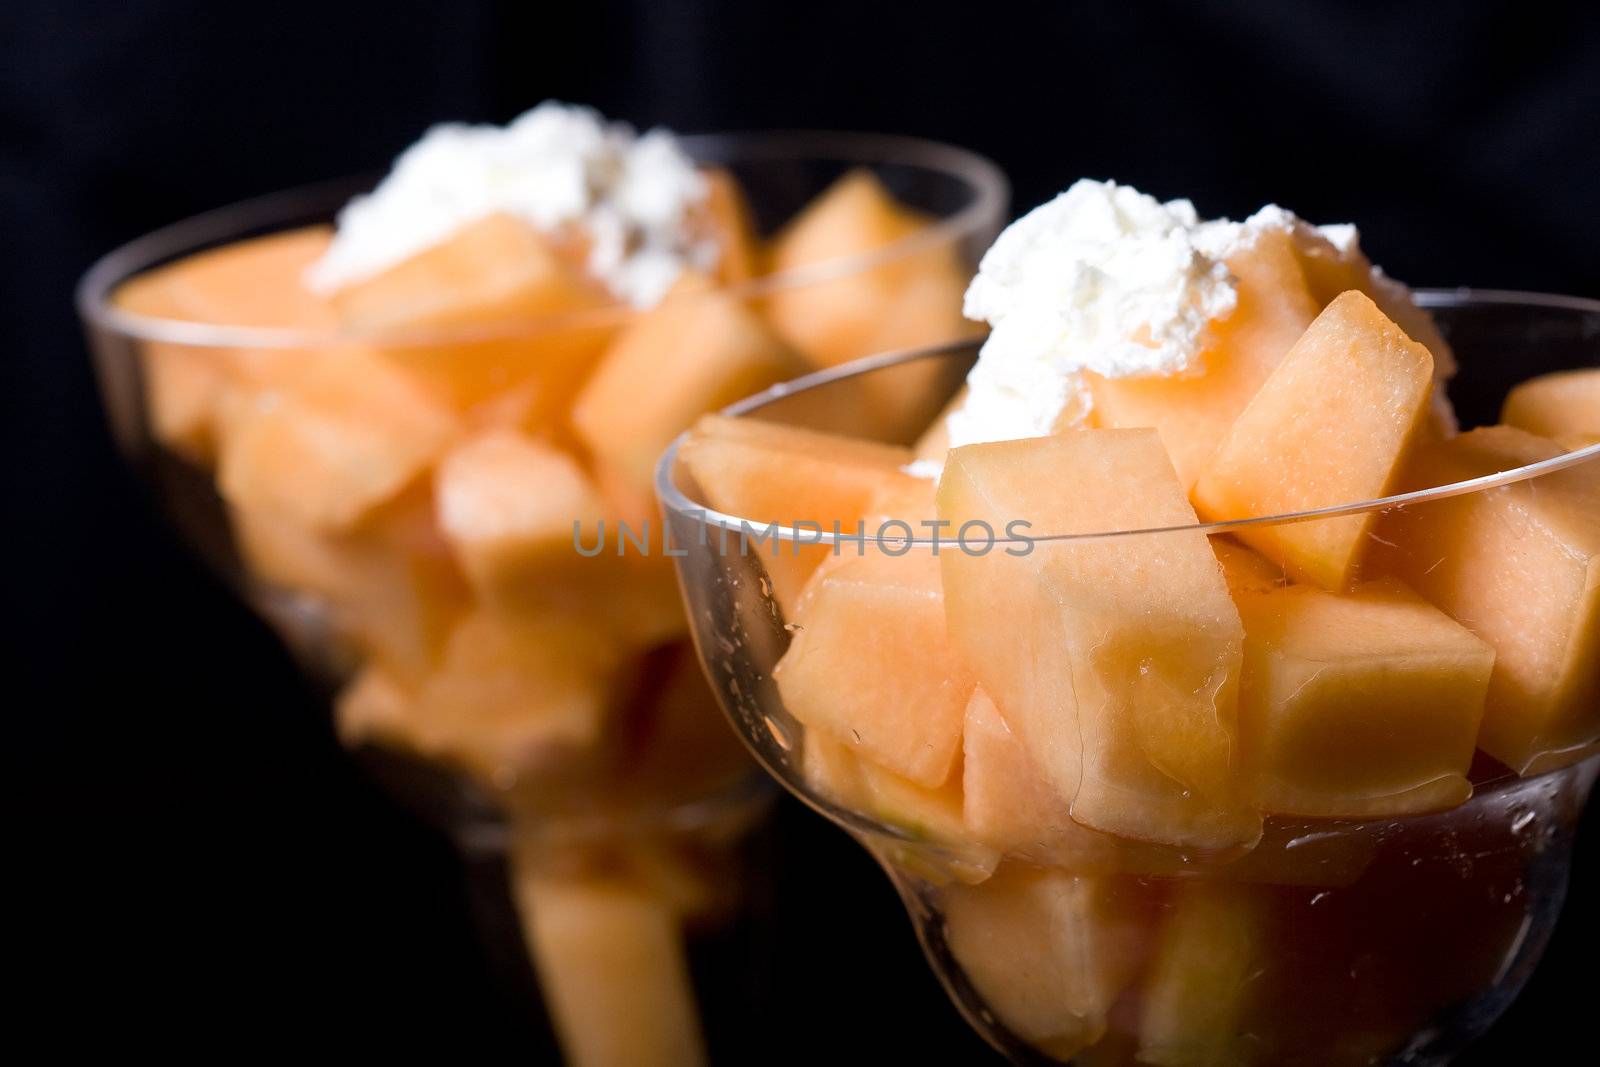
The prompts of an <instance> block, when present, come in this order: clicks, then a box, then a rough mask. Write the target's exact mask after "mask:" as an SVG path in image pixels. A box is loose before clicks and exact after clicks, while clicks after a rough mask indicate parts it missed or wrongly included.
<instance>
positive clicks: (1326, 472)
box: [1194, 291, 1433, 592]
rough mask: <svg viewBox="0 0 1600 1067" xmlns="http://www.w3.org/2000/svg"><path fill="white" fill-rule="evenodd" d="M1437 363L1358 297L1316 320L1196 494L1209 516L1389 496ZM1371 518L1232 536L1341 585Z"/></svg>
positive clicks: (1330, 585) (1301, 575)
mask: <svg viewBox="0 0 1600 1067" xmlns="http://www.w3.org/2000/svg"><path fill="white" fill-rule="evenodd" d="M1432 388H1433V357H1432V356H1430V355H1429V354H1428V350H1427V349H1426V348H1424V347H1423V346H1422V345H1420V344H1418V343H1416V342H1415V341H1413V340H1411V339H1410V338H1409V337H1407V336H1406V335H1405V334H1404V333H1402V332H1401V330H1400V328H1399V327H1397V326H1396V325H1395V324H1394V323H1392V322H1390V321H1389V320H1388V319H1387V318H1385V317H1384V315H1383V312H1381V311H1379V310H1378V308H1377V306H1376V305H1374V304H1373V303H1372V301H1371V300H1369V299H1367V298H1366V297H1365V296H1363V295H1361V294H1360V293H1358V292H1353V291H1352V292H1348V293H1345V294H1344V295H1343V296H1340V297H1339V298H1338V299H1336V300H1335V301H1334V302H1333V303H1331V304H1329V305H1328V307H1327V308H1326V309H1325V310H1324V311H1323V312H1322V314H1321V315H1318V316H1317V321H1316V322H1314V323H1312V324H1311V326H1310V328H1308V329H1307V330H1306V332H1305V334H1304V335H1303V336H1302V337H1301V338H1300V340H1298V341H1296V342H1295V345H1294V347H1293V348H1291V349H1290V350H1289V353H1288V355H1286V356H1285V357H1284V358H1283V362H1282V363H1280V364H1279V365H1278V368H1277V370H1275V371H1274V372H1273V373H1272V376H1271V377H1270V378H1269V379H1268V380H1267V381H1266V383H1265V384H1264V385H1262V387H1261V389H1260V391H1259V392H1257V393H1256V395H1255V398H1254V399H1253V400H1251V401H1250V404H1249V406H1248V407H1247V408H1245V410H1244V412H1243V414H1241V415H1240V416H1239V418H1238V420H1237V421H1236V422H1235V423H1234V424H1233V428H1232V429H1231V430H1229V431H1228V434H1227V436H1225V437H1224V438H1223V440H1222V443H1221V444H1219V445H1218V446H1217V450H1216V452H1215V454H1213V455H1212V457H1211V459H1210V461H1209V462H1208V463H1207V465H1206V467H1205V470H1204V471H1203V473H1202V474H1201V475H1200V478H1199V480H1198V481H1197V482H1196V483H1195V486H1194V501H1195V507H1196V508H1197V509H1198V510H1199V512H1200V514H1201V515H1203V516H1205V517H1206V518H1207V519H1213V520H1221V519H1241V518H1251V517H1255V516H1265V515H1277V514H1283V513H1285V512H1294V511H1306V510H1310V509H1313V508H1319V507H1326V506H1329V505H1334V504H1345V503H1354V502H1357V501H1362V500H1369V499H1372V498H1373V497H1379V496H1383V495H1385V494H1387V493H1389V492H1391V491H1392V490H1393V489H1394V487H1395V485H1396V483H1397V481H1398V478H1399V475H1400V471H1401V469H1402V465H1403V463H1404V461H1405V457H1406V454H1407V451H1408V450H1409V449H1410V447H1411V445H1412V443H1413V442H1414V440H1415V439H1416V436H1417V432H1418V430H1419V428H1420V427H1421V426H1422V425H1423V422H1424V420H1425V418H1426V415H1427V411H1428V402H1429V396H1430V395H1431V392H1432ZM1375 521H1376V516H1375V514H1373V513H1370V512H1368V513H1362V514H1355V515H1342V516H1338V517H1335V518H1328V519H1317V520H1314V521H1308V522H1299V523H1285V524H1278V525H1269V526H1256V527H1244V528H1242V529H1240V530H1238V531H1236V532H1235V534H1234V536H1236V537H1238V538H1239V539H1240V540H1242V541H1244V542H1245V543H1246V544H1248V545H1250V546H1251V547H1253V548H1255V549H1256V550H1257V551H1259V552H1261V553H1262V554H1263V555H1265V556H1267V557H1268V558H1270V559H1272V560H1275V561H1276V562H1278V563H1281V564H1282V565H1283V566H1284V567H1286V568H1287V569H1288V570H1289V572H1290V573H1291V574H1293V575H1294V576H1295V577H1296V578H1297V579H1300V580H1302V581H1308V582H1314V583H1316V584H1318V585H1320V586H1322V587H1323V588H1324V589H1327V590H1329V591H1331V592H1339V591H1341V590H1343V589H1344V588H1346V587H1347V586H1348V585H1349V583H1350V581H1351V579H1352V577H1353V576H1354V574H1355V571H1356V568H1357V566H1358V565H1359V563H1360V561H1361V556H1362V553H1363V552H1364V551H1365V549H1366V548H1367V545H1368V543H1369V537H1370V535H1371V533H1372V527H1373V524H1374V522H1375Z"/></svg>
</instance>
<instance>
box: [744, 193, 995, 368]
mask: <svg viewBox="0 0 1600 1067" xmlns="http://www.w3.org/2000/svg"><path fill="white" fill-rule="evenodd" d="M928 224H929V220H928V219H926V218H924V217H923V216H921V215H919V214H917V213H916V212H913V211H910V210H908V209H906V208H904V207H902V206H901V205H899V204H898V203H896V202H895V199H894V197H893V195H891V194H890V192H889V190H888V189H886V188H884V185H883V183H882V182H881V181H879V180H878V178H877V177H876V176H875V175H874V174H872V172H870V171H867V170H853V171H851V172H850V173H848V174H846V175H844V177H842V178H840V179H839V180H838V181H836V182H834V184H833V185H831V186H829V187H828V188H827V189H826V190H825V191H823V192H822V193H821V194H820V195H818V196H817V198H816V199H815V200H813V201H812V202H811V203H810V204H808V205H806V208H805V209H804V210H803V211H801V212H800V214H799V215H797V216H795V218H793V219H792V220H790V222H789V223H788V225H786V226H785V227H784V228H783V230H782V231H780V232H779V234H778V235H777V237H775V238H774V239H773V244H772V251H771V258H770V269H771V270H772V272H773V273H777V274H782V273H785V272H789V271H799V270H801V269H803V268H810V269H811V270H813V271H816V272H818V273H820V274H823V275H826V272H827V269H828V266H838V267H841V268H846V269H845V271H844V273H842V274H840V275H839V276H836V277H829V278H827V280H823V281H816V282H802V283H800V284H796V285H794V286H792V287H789V288H784V289H781V290H779V291H778V292H775V293H773V294H772V296H771V298H770V299H769V300H768V304H767V310H768V312H769V314H770V315H771V317H772V321H773V324H774V325H775V326H777V328H778V332H779V333H781V334H782V335H783V336H784V337H786V338H788V340H789V341H790V343H791V344H793V345H794V346H795V347H796V348H797V349H799V350H800V351H801V352H802V353H804V354H805V355H806V356H807V357H808V358H809V359H811V360H812V361H814V362H815V363H816V364H817V365H818V366H822V367H831V366H835V365H837V364H839V363H844V362H847V361H849V360H852V359H859V358H860V357H862V356H865V355H870V354H872V353H874V352H881V351H887V350H890V349H895V348H913V347H917V346H920V345H923V344H933V343H935V342H938V341H949V340H955V339H957V338H959V337H962V336H966V335H969V334H970V333H971V332H972V327H971V326H970V325H969V324H967V323H966V322H965V321H964V320H963V319H962V317H961V299H962V294H963V293H964V292H965V289H966V275H965V273H964V272H963V271H962V269H961V265H960V263H959V261H958V260H957V258H956V254H955V250H954V249H953V248H952V247H949V246H945V245H936V246H934V247H931V248H928V249H925V250H922V251H919V252H916V253H913V254H910V255H906V256H896V257H893V258H891V259H890V260H889V261H888V262H885V263H883V264H881V265H878V266H874V267H872V268H870V269H860V268H855V269H848V268H847V266H846V264H847V261H849V260H852V259H854V258H856V257H861V256H863V255H864V254H866V253H870V252H873V251H876V250H879V249H887V248H888V246H890V245H892V244H894V243H895V242H897V241H901V240H904V239H906V238H908V237H910V236H911V235H913V234H915V233H916V232H917V231H919V230H922V229H924V228H926V227H927V226H928Z"/></svg>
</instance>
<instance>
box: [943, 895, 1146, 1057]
mask: <svg viewBox="0 0 1600 1067" xmlns="http://www.w3.org/2000/svg"><path fill="white" fill-rule="evenodd" d="M942 903H943V908H944V939H945V944H946V945H948V946H949V948H950V952H951V954H952V955H953V956H954V957H955V959H956V962H957V963H958V964H959V965H960V967H961V970H962V973H963V974H965V976H966V979H967V981H968V982H969V983H971V985H972V988H973V990H974V991H975V992H977V994H978V995H979V996H980V997H982V998H983V1001H984V1004H985V1005H986V1006H987V1007H988V1009H989V1010H990V1011H991V1012H993V1013H994V1016H995V1018H996V1019H998V1020H999V1021H1000V1022H1001V1024H1002V1025H1004V1026H1005V1028H1006V1029H1007V1030H1009V1031H1010V1032H1011V1033H1012V1034H1013V1035H1015V1036H1016V1037H1018V1038H1020V1039H1021V1040H1022V1041H1024V1042H1026V1043H1028V1044H1029V1045H1032V1046H1033V1047H1034V1048H1036V1049H1038V1050H1039V1051H1041V1052H1043V1053H1045V1054H1046V1055H1048V1056H1053V1057H1055V1058H1057V1059H1062V1060H1065V1059H1070V1058H1071V1057H1073V1056H1075V1055H1077V1054H1078V1053H1079V1052H1081V1051H1082V1050H1084V1049H1086V1048H1088V1047H1089V1046H1090V1045H1092V1044H1094V1043H1095V1042H1096V1041H1098V1040H1100V1038H1101V1037H1102V1036H1103V1035H1104V1034H1105V1032H1106V1022H1107V1016H1108V1015H1109V1014H1110V1011H1111V1006H1112V1004H1113V1003H1114V1002H1115V1001H1116V999H1117V997H1118V996H1120V995H1121V993H1122V991H1123V990H1124V989H1125V988H1127V986H1128V985H1129V984H1130V983H1131V982H1132V981H1133V979H1134V978H1135V976H1136V975H1137V974H1138V972H1139V968H1140V966H1141V965H1142V963H1143V961H1144V957H1145V955H1146V953H1147V947H1148V945H1147V943H1148V940H1149V939H1148V934H1147V928H1148V926H1149V923H1150V910H1151V909H1150V908H1149V905H1148V898H1147V894H1146V893H1145V892H1144V891H1143V890H1142V889H1141V887H1139V886H1138V885H1137V884H1136V883H1134V882H1132V881H1131V880H1129V881H1126V882H1124V881H1120V880H1115V879H1106V878H1085V877H1078V876H1074V875H1070V874H1063V873H1060V872H1056V871H1030V870H1027V869H1025V868H1016V867H1008V868H1006V869H1005V870H1002V871H1001V872H999V873H998V874H996V875H995V877H993V878H991V879H990V880H988V881H987V882H984V883H983V884H982V885H972V886H951V887H949V888H948V889H946V890H945V891H944V897H943V901H942Z"/></svg>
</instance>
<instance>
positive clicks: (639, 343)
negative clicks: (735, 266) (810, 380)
mask: <svg viewBox="0 0 1600 1067" xmlns="http://www.w3.org/2000/svg"><path fill="white" fill-rule="evenodd" d="M805 370H806V367H805V364H804V363H803V362H801V361H800V360H799V358H798V357H797V356H795V355H794V354H793V353H791V352H790V351H789V350H788V349H787V348H786V347H785V346H784V345H783V344H782V343H781V342H780V341H779V340H778V339H777V338H776V337H775V336H773V334H772V332H771V331H770V330H769V329H768V328H767V326H766V324H765V323H764V322H762V321H761V319H760V317H759V316H758V315H756V314H755V313H754V312H753V311H751V310H750V309H749V308H748V307H747V306H745V303H744V302H743V301H741V300H739V299H738V298H736V297H732V296H729V295H727V294H725V293H721V292H717V291H715V290H711V289H708V288H706V286H705V283H704V281H703V279H695V278H690V279H686V280H683V281H680V282H679V283H678V285H677V286H676V287H675V288H674V289H673V291H672V292H671V293H669V294H668V295H667V298H666V299H665V300H663V301H662V302H661V303H660V304H659V305H657V306H656V307H655V308H653V309H651V310H649V311H646V312H643V313H642V314H640V315H639V316H638V317H637V318H635V319H634V320H633V321H632V322H630V323H629V324H628V325H627V326H626V327H625V328H624V329H623V330H622V332H621V333H620V334H618V336H617V339H616V340H615V341H613V342H612V343H611V345H610V347H609V348H607V349H606V352H605V355H604V356H603V357H602V358H601V360H600V363H599V366H598V367H597V368H596V369H595V371H594V374H593V375H592V376H591V377H590V379H589V381H588V383H587V384H586V385H585V386H584V388H583V391H582V393H580V394H579V396H578V399H577V403H576V404H575V405H574V407H573V411H572V421H573V425H574V426H575V427H576V429H577V431H578V436H579V437H580V438H582V440H583V442H584V443H585V444H586V445H587V446H588V448H589V451H590V452H591V453H592V454H593V455H595V456H597V457H599V459H600V460H601V461H603V462H605V463H606V464H608V465H609V466H610V467H611V468H612V469H614V470H615V471H616V472H617V473H618V474H619V475H621V476H623V477H626V478H628V479H629V480H630V481H631V482H632V483H633V485H634V486H635V487H637V488H638V489H639V490H640V491H641V492H646V493H648V492H649V491H650V487H651V483H652V481H653V478H654V475H655V465H656V460H657V459H659V458H660V456H661V452H662V450H664V449H665V448H666V447H667V445H669V444H671V443H672V439H673V438H674V437H676V436H677V435H678V434H680V433H682V432H683V431H684V430H685V429H686V428H687V427H688V426H689V424H690V423H692V422H693V421H694V420H695V418H697V417H698V416H700V415H703V414H705V413H706V412H708V411H714V410H716V409H718V408H721V407H724V406H726V405H728V404H731V403H732V402H733V401H735V400H738V399H740V398H741V397H745V396H749V395H750V394H751V393H756V392H759V391H760V390H762V389H765V388H766V387H767V386H769V385H772V384H773V383H775V382H780V381H784V380H786V379H789V378H795V377H799V376H800V375H801V374H804V373H805Z"/></svg>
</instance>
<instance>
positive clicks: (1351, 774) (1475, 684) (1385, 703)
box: [1237, 579, 1494, 818]
mask: <svg viewBox="0 0 1600 1067" xmlns="http://www.w3.org/2000/svg"><path fill="white" fill-rule="evenodd" d="M1237 600H1238V605H1239V615H1240V617H1241V618H1242V619H1243V620H1244V629H1245V642H1244V649H1245V652H1244V677H1243V682H1242V684H1241V686H1240V699H1239V749H1240V753H1241V755H1242V756H1243V760H1244V764H1245V767H1246V773H1247V774H1248V775H1249V776H1250V778H1251V781H1252V783H1253V787H1254V789H1255V796H1256V801H1257V803H1258V804H1259V805H1260V806H1261V808H1262V810H1264V811H1266V812H1270V813H1273V814H1287V815H1307V816H1318V817H1343V818H1369V817H1370V818H1376V817H1385V816H1392V815H1411V814H1419V813H1422V812H1427V811H1437V810H1442V809H1444V808H1450V807H1454V806H1455V805H1457V804H1460V803H1462V802H1463V801H1465V800H1466V799H1467V798H1468V797H1469V796H1471V795H1472V786H1471V785H1469V784H1468V782H1467V769H1468V768H1469V767H1470V765H1471V763H1472V754H1473V750H1474V748H1475V742H1476V738H1477V734H1478V723H1479V720H1480V719H1481V718H1482V716H1483V701H1484V695H1485V693H1486V692H1487V689H1488V684H1489V673H1490V671H1491V670H1492V669H1493V667H1494V650H1493V649H1491V648H1490V647H1489V646H1488V645H1486V644H1484V643H1483V642H1482V641H1480V640H1478V639H1477V638H1476V637H1474V636H1473V635H1472V634H1471V633H1469V632H1468V631H1467V630H1465V629H1464V628H1462V627H1461V626H1460V625H1459V624H1458V623H1456V622H1455V621H1454V620H1452V619H1451V618H1450V617H1449V616H1448V615H1446V614H1444V613H1443V612H1441V611H1439V610H1438V609H1437V608H1435V607H1433V606H1432V605H1431V604H1429V603H1428V602H1427V601H1425V600H1423V599H1422V598H1421V597H1419V596H1417V595H1416V594H1415V593H1413V592H1412V591H1411V590H1410V589H1407V588H1406V587H1405V586H1403V585H1401V584H1400V583H1399V582H1397V581H1394V580H1393V579H1388V580H1385V581H1381V582H1369V583H1364V584H1361V585H1358V586H1356V587H1355V588H1354V589H1352V590H1351V591H1350V592H1349V593H1347V594H1345V595H1342V596H1335V595H1333V594H1331V593H1325V592H1323V591H1321V590H1319V589H1315V588H1312V587H1310V586H1290V587H1287V588H1283V589H1276V590H1271V591H1268V592H1261V593H1244V594H1242V595H1240V596H1239V597H1238V598H1237Z"/></svg>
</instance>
